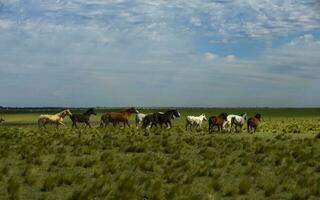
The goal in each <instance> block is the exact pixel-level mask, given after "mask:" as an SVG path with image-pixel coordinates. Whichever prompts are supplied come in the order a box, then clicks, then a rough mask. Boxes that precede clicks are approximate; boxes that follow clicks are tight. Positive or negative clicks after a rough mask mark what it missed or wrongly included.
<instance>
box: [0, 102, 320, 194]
mask: <svg viewBox="0 0 320 200" xmlns="http://www.w3.org/2000/svg"><path fill="white" fill-rule="evenodd" d="M158 110H159V111H160V109H157V111H158ZM58 111H59V110H1V113H0V117H3V118H4V119H5V120H6V121H5V123H4V124H2V125H0V199H319V198H320V109H319V108H308V109H293V108H292V109H284V108H283V109H270V108H239V109H223V108H219V109H217V108H212V109H208V108H206V109H179V111H180V112H181V114H182V116H181V118H179V119H175V120H173V128H172V129H171V130H164V129H163V130H161V129H152V130H151V131H145V130H141V129H139V130H137V129H135V126H134V122H133V121H134V115H133V116H132V117H131V124H132V127H131V128H130V129H122V128H119V127H117V128H113V127H111V126H110V127H108V128H106V129H99V128H97V126H98V125H99V119H100V116H101V114H102V113H104V112H106V111H109V110H98V115H97V116H94V117H93V118H92V124H93V126H94V127H93V128H92V129H89V128H87V129H84V128H80V129H74V130H72V129H71V124H70V120H69V119H66V126H65V127H60V128H59V129H56V128H55V127H54V126H50V127H49V128H48V129H46V130H44V129H41V130H39V129H38V128H37V126H36V121H37V117H38V116H39V114H44V113H55V112H58ZM71 111H72V112H74V113H79V112H80V113H81V112H83V110H71ZM139 111H140V112H146V113H148V112H154V111H155V110H140V109H139ZM221 112H227V113H234V114H239V113H242V112H247V113H248V115H249V116H252V115H253V114H255V113H257V112H259V113H261V114H262V117H263V122H262V124H261V126H260V127H259V129H258V131H257V133H255V134H248V133H246V131H245V128H244V129H243V131H242V133H223V134H221V133H214V134H211V135H209V134H208V133H207V123H204V126H203V128H202V129H198V130H195V131H192V132H191V131H185V130H184V125H185V117H186V115H199V114H201V113H205V114H206V115H207V117H208V116H211V115H217V114H219V113H221Z"/></svg>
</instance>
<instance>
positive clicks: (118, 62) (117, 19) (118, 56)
mask: <svg viewBox="0 0 320 200" xmlns="http://www.w3.org/2000/svg"><path fill="white" fill-rule="evenodd" d="M319 86H320V1H319V0H304V1H303V0H272V1H270V0H28V1H25V0H0V105H2V106H131V105H134V106H216V107H222V106H228V107H235V106H237V107H238V106H277V107H278V106H299V107H300V106H320V89H319Z"/></svg>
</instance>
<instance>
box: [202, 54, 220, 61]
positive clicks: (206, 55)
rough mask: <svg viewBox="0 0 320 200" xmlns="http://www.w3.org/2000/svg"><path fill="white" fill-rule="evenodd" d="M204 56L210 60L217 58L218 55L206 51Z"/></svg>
mask: <svg viewBox="0 0 320 200" xmlns="http://www.w3.org/2000/svg"><path fill="white" fill-rule="evenodd" d="M204 56H205V59H206V61H208V62H210V61H213V60H214V59H216V58H217V55H215V54H213V53H211V52H206V53H205V54H204Z"/></svg>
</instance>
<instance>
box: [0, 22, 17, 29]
mask: <svg viewBox="0 0 320 200" xmlns="http://www.w3.org/2000/svg"><path fill="white" fill-rule="evenodd" d="M13 25H14V22H13V21H11V20H4V19H0V31H1V29H8V28H10V27H12V26H13Z"/></svg>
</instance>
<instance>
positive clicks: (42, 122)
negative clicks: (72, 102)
mask: <svg viewBox="0 0 320 200" xmlns="http://www.w3.org/2000/svg"><path fill="white" fill-rule="evenodd" d="M71 115H72V113H71V112H70V110H64V111H61V112H59V113H57V114H54V115H40V116H39V119H38V126H39V128H41V127H44V128H46V125H47V124H56V125H57V127H58V126H59V125H63V126H64V123H63V120H64V118H65V117H66V116H71Z"/></svg>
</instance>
